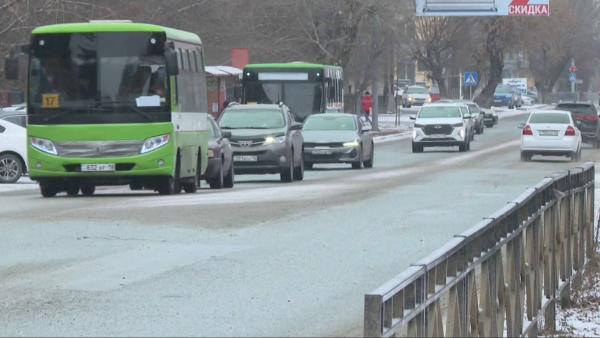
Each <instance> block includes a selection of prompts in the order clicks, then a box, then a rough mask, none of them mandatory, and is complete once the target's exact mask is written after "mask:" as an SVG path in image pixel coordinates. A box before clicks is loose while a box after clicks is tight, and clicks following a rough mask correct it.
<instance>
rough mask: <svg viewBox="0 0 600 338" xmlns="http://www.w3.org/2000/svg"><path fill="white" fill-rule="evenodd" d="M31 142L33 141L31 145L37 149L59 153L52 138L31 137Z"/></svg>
mask: <svg viewBox="0 0 600 338" xmlns="http://www.w3.org/2000/svg"><path fill="white" fill-rule="evenodd" d="M29 142H30V143H31V146H32V147H34V148H35V149H38V150H41V151H43V152H45V153H47V154H52V155H58V152H57V151H56V147H55V146H54V143H52V141H50V140H45V139H43V138H37V137H30V138H29Z"/></svg>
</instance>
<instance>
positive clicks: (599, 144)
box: [594, 138, 600, 149]
mask: <svg viewBox="0 0 600 338" xmlns="http://www.w3.org/2000/svg"><path fill="white" fill-rule="evenodd" d="M594 149H600V138H598V139H596V142H594Z"/></svg>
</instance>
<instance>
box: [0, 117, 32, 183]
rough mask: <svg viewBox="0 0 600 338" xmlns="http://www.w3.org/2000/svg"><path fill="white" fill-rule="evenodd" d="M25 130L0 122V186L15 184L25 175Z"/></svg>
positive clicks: (6, 122) (12, 124)
mask: <svg viewBox="0 0 600 338" xmlns="http://www.w3.org/2000/svg"><path fill="white" fill-rule="evenodd" d="M26 161H27V129H25V128H23V127H21V126H18V125H16V124H14V123H11V122H8V121H4V120H0V184H2V183H15V182H17V181H18V180H19V178H21V176H23V174H25V173H27V164H26V163H27V162H26Z"/></svg>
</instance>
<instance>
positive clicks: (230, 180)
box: [225, 161, 235, 189]
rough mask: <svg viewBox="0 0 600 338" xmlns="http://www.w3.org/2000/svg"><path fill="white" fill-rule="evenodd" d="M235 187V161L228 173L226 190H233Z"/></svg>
mask: <svg viewBox="0 0 600 338" xmlns="http://www.w3.org/2000/svg"><path fill="white" fill-rule="evenodd" d="M234 185H235V172H234V168H233V161H231V165H230V166H229V170H228V171H227V175H226V176H225V188H229V189H231V188H233V186H234Z"/></svg>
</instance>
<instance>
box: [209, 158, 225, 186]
mask: <svg viewBox="0 0 600 338" xmlns="http://www.w3.org/2000/svg"><path fill="white" fill-rule="evenodd" d="M208 183H209V184H210V188H211V189H223V187H224V186H225V177H223V161H221V163H220V164H219V167H218V168H217V176H216V177H213V178H211V179H210V181H209V182H208Z"/></svg>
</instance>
